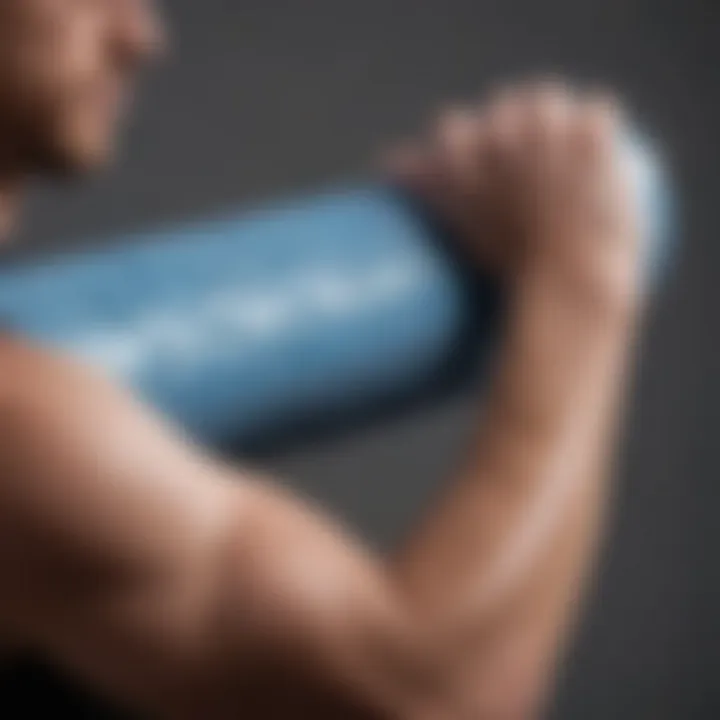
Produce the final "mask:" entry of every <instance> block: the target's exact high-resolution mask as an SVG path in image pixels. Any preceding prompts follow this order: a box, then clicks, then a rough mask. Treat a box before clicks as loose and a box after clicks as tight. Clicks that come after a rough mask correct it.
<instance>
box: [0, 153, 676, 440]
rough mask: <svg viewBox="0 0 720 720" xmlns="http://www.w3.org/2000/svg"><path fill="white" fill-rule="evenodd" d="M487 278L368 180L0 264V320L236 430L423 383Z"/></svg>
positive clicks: (486, 307) (463, 349) (265, 429)
mask: <svg viewBox="0 0 720 720" xmlns="http://www.w3.org/2000/svg"><path fill="white" fill-rule="evenodd" d="M631 155H632V157H633V160H634V167H636V169H637V171H638V172H637V177H638V182H639V189H640V190H641V192H642V193H643V199H644V202H645V217H646V219H647V220H648V226H647V228H646V229H645V232H644V235H645V236H646V237H647V238H648V239H653V240H655V241H658V243H656V244H659V245H663V244H665V242H664V241H665V239H666V235H667V222H666V218H665V217H664V209H665V205H666V201H665V196H664V188H663V183H662V176H661V173H660V172H659V169H658V167H657V163H656V162H655V160H654V159H653V156H652V155H651V154H649V153H648V152H646V151H645V150H644V149H642V146H640V145H638V144H635V145H633V150H632V153H631ZM487 289H488V288H487V287H486V286H485V285H484V283H483V281H482V280H480V279H478V278H474V277H471V276H469V275H468V273H467V271H466V270H465V269H463V268H461V267H459V266H458V264H457V263H456V261H455V259H454V258H453V257H452V256H451V254H450V253H448V252H447V250H446V245H445V244H444V243H443V242H442V241H441V238H439V237H438V230H437V226H436V225H435V224H434V223H432V222H430V221H429V220H428V215H427V214H426V213H425V212H424V211H423V210H422V209H421V208H420V207H419V206H418V205H417V204H415V203H413V202H412V201H410V200H409V199H408V198H407V197H405V196H403V195H401V194H400V193H398V192H397V191H395V190H393V189H391V188H388V187H384V186H380V185H378V186H365V187H356V188H347V189H343V190H338V191H333V192H325V193H322V194H319V195H316V196H308V197H304V198H300V199H297V200H294V201H290V202H286V203H281V204H279V205H277V206H274V207H269V208H266V209H264V210H260V211H256V212H250V213H245V212H239V213H237V214H234V213H229V214H227V215H226V216H224V217H217V218H214V219H209V220H205V221H199V222H196V223H192V224H189V225H186V226H180V227H175V228H167V229H163V230H158V231H155V232H150V233H147V234H140V235H138V236H133V237H132V238H117V239H116V240H114V241H112V242H111V243H109V244H108V243H104V244H103V247H102V249H99V250H95V251H91V252H89V253H88V252H85V253H82V254H76V255H66V256H60V257H56V258H45V259H43V260H41V261H36V262H35V263H34V264H33V265H30V266H23V267H15V268H10V269H6V270H4V271H3V272H2V274H1V277H0V318H2V320H3V321H4V322H5V324H7V325H9V326H10V327H11V328H13V329H15V330H17V331H19V332H21V333H22V334H24V335H26V336H30V337H31V338H32V339H34V340H35V341H37V342H39V343H40V344H42V345H46V346H49V347H50V348H53V349H56V350H59V351H62V352H67V353H70V354H72V355H75V356H77V357H78V358H80V359H82V360H85V361H87V362H90V363H92V364H94V365H97V366H99V367H100V368H102V369H103V370H104V371H106V372H108V373H110V374H112V375H114V376H116V377H117V378H118V379H120V380H121V381H122V382H124V383H127V384H129V385H130V386H132V387H133V388H135V389H136V390H137V391H138V392H139V393H141V394H142V395H143V396H144V397H145V398H146V399H147V400H148V401H150V402H151V403H153V404H154V405H155V406H157V407H158V408H159V409H160V410H161V411H163V412H164V413H166V414H168V415H169V416H170V417H171V418H173V419H174V420H175V421H176V422H178V423H180V424H181V425H183V426H184V427H185V428H186V429H187V430H188V431H190V432H191V433H192V434H193V435H195V436H197V437H198V438H201V439H203V440H206V441H210V442H224V441H228V440H231V439H232V440H240V441H242V440H243V439H245V438H250V437H258V436H262V434H269V433H272V432H274V431H276V430H278V429H284V428H287V427H291V426H292V425H293V423H300V422H303V421H305V420H307V419H312V420H318V419H319V418H322V417H325V418H329V417H330V418H331V417H337V418H340V417H342V415H343V414H344V413H347V412H350V411H352V410H355V409H357V408H361V407H369V406H371V405H373V404H377V403H380V402H382V401H383V400H385V399H387V398H389V397H392V396H394V395H396V394H398V393H407V392H409V393H412V392H414V391H415V390H419V389H420V388H422V387H425V386H427V385H428V384H430V383H432V382H434V381H435V380H436V379H437V378H438V376H439V375H440V374H442V372H443V369H445V371H447V368H448V367H456V366H453V362H455V361H457V358H458V356H459V355H462V354H466V353H468V352H469V350H468V348H469V347H470V345H477V344H478V343H481V342H482V341H483V339H485V340H487V338H488V337H489V333H490V328H491V326H492V316H493V312H494V310H493V307H492V306H493V304H494V303H493V301H492V300H491V295H490V294H489V293H485V294H483V292H482V291H483V290H487ZM478 291H480V292H478ZM468 338H470V339H471V341H472V342H470V343H469V344H468V343H467V340H468Z"/></svg>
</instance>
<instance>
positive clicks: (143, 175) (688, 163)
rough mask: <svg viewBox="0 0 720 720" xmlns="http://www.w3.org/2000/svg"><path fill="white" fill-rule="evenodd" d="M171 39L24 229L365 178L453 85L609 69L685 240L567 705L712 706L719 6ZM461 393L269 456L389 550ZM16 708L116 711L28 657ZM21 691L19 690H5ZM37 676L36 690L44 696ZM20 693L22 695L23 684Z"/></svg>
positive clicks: (460, 92)
mask: <svg viewBox="0 0 720 720" xmlns="http://www.w3.org/2000/svg"><path fill="white" fill-rule="evenodd" d="M166 10H167V14H168V17H169V20H170V22H171V26H172V29H173V34H174V53H173V57H172V58H171V59H170V61H169V62H168V64H167V65H166V67H164V68H163V69H162V70H161V71H160V72H158V73H156V74H155V75H154V76H153V77H152V78H151V79H150V80H149V82H148V83H147V86H146V88H145V92H144V97H143V102H142V104H141V111H140V113H139V115H138V118H137V122H136V123H135V124H134V126H133V127H132V128H131V132H130V137H129V142H128V148H127V150H128V152H127V154H125V155H124V157H123V160H122V163H121V164H120V166H119V167H118V168H117V169H116V170H115V171H113V172H112V173H110V174H108V175H107V176H105V177H103V178H101V179H100V180H99V181H98V182H96V183H95V184H93V186H92V187H87V188H82V189H79V190H78V189H77V188H70V189H62V190H59V189H48V190H47V191H43V192H42V193H40V194H39V195H38V196H37V197H36V198H35V199H34V200H33V202H32V203H31V207H30V208H29V210H30V212H29V214H28V223H27V225H26V228H25V230H24V234H25V237H24V238H23V239H24V240H26V241H27V243H28V244H27V245H26V247H28V246H29V247H34V248H38V247H41V246H45V245H53V246H55V247H58V246H60V247H65V246H69V245H70V244H77V243H86V242H93V241H94V239H95V238H96V237H98V236H103V235H105V234H107V233H108V232H111V231H112V232H114V231H116V230H124V229H131V228H134V227H136V226H138V225H146V224H151V223H154V222H159V221H163V220H166V219H173V220H174V219H177V218H180V217H185V216H188V217H190V216H194V215H196V214H198V213H203V212H206V211H209V210H212V209H213V208H216V207H224V206H226V205H227V204H232V203H236V202H238V201H244V202H253V201H256V200H259V199H264V198H267V197H271V196H274V195H277V194H282V193H286V192H289V191H292V190H293V189H296V188H300V187H303V188H306V187H308V186H310V187H311V186H312V185H313V184H318V183H324V182H327V181H330V180H332V179H336V178H339V177H348V176H352V175H354V174H358V173H360V172H362V171H363V170H364V169H365V167H366V166H367V163H368V158H370V157H371V153H372V152H373V151H374V150H375V149H377V148H378V147H379V146H380V145H381V144H382V143H383V142H384V141H386V140H388V139H392V138H394V137H396V136H398V135H401V134H402V133H403V131H405V130H407V129H409V128H414V127H417V125H418V122H419V121H421V120H422V119H424V118H426V117H427V116H428V113H429V112H430V111H431V110H432V108H433V107H434V106H436V105H437V104H438V103H439V102H442V101H454V100H456V99H458V98H460V99H462V98H465V97H467V96H473V95H476V94H478V93H479V92H480V91H481V90H483V89H487V87H488V86H489V85H490V84H493V83H496V82H498V81H501V80H504V79H512V78H514V77H517V76H518V75H522V74H524V73H526V72H527V71H531V72H532V71H538V70H557V71H563V72H568V73H569V74H571V75H572V76H574V77H578V78H581V79H587V80H592V81H599V82H603V83H608V84H610V85H612V86H614V87H617V88H619V89H620V90H621V91H622V92H623V93H624V94H625V96H626V97H627V98H629V99H630V101H631V103H632V106H633V109H634V110H635V112H636V113H637V114H638V115H639V116H640V117H641V118H642V119H643V121H644V122H645V123H646V124H647V125H648V126H649V127H651V128H653V129H654V130H656V131H657V134H658V135H659V136H660V137H661V138H662V139H663V140H664V141H665V144H666V146H667V148H668V153H669V156H670V160H671V162H672V164H673V165H674V167H675V172H676V175H677V178H678V188H679V191H680V194H681V198H682V215H683V217H682V227H683V233H682V234H683V250H682V257H681V262H680V263H679V267H678V268H677V271H676V272H675V274H674V276H673V277H672V278H671V282H670V287H669V288H668V290H667V292H666V293H665V296H664V297H663V300H662V302H661V304H660V307H659V308H657V311H656V312H655V315H654V317H653V318H652V322H651V324H650V327H649V330H648V337H647V341H646V343H645V352H644V354H643V361H642V364H641V368H640V371H639V373H638V383H637V385H636V389H635V392H634V395H633V410H632V415H631V423H630V429H629V433H628V438H627V442H626V447H625V451H624V456H623V457H624V459H623V464H622V473H621V480H622V482H621V483H620V485H619V486H618V490H617V500H618V503H617V511H616V513H615V517H614V519H613V528H612V533H611V540H610V543H609V546H608V548H607V551H606V553H605V556H604V559H603V565H602V572H601V578H600V583H599V586H598V588H597V592H596V593H595V596H594V600H593V602H592V604H591V607H590V609H589V612H588V614H587V617H586V621H585V623H584V625H583V630H582V632H581V633H580V636H579V638H578V641H577V643H576V647H575V649H574V651H573V655H572V657H571V661H570V663H569V664H568V668H567V672H566V673H565V674H564V676H563V678H562V680H561V684H560V685H561V686H560V689H559V692H558V701H557V707H556V709H555V712H554V716H555V717H557V718H580V719H582V720H595V719H597V720H601V719H602V720H624V719H625V718H627V719H628V720H631V719H632V720H645V719H647V720H663V719H665V718H668V719H669V718H673V719H674V720H685V719H686V718H687V719H691V720H695V719H700V718H717V717H720V689H719V686H720V683H719V682H718V681H717V680H716V675H717V673H718V672H720V653H719V651H718V647H717V642H718V639H719V638H718V633H717V631H718V629H719V628H718V613H717V611H716V607H717V605H718V603H717V600H718V597H717V593H718V589H719V588H720V577H718V571H717V569H716V568H717V563H716V561H715V557H714V555H715V549H716V547H717V545H718V540H719V539H720V530H719V529H718V527H719V526H718V523H716V522H715V513H716V500H717V499H718V490H717V488H716V486H715V483H716V481H717V480H718V476H719V475H720V473H719V470H720V452H718V449H717V445H716V443H715V442H714V440H715V439H716V438H718V431H717V426H718V422H719V421H720V411H719V410H718V408H720V393H719V392H718V383H717V381H716V375H717V370H718V369H720V366H719V365H718V347H719V343H718V340H717V338H716V335H715V327H714V324H713V317H712V315H713V310H715V309H716V308H717V303H718V297H719V292H720V291H719V290H718V287H717V284H716V280H717V278H718V275H717V261H718V254H719V251H718V243H717V237H716V234H717V232H718V230H720V216H719V213H718V209H717V208H718V205H720V187H719V183H720V180H719V179H718V173H717V166H716V162H717V157H716V153H715V150H716V128H717V127H718V120H719V119H720V117H719V116H720V104H719V102H718V100H719V95H720V93H719V91H718V81H720V70H719V67H720V65H719V63H720V52H718V50H717V45H718V43H719V42H720V6H718V5H717V4H715V3H714V2H713V1H712V0H706V1H705V2H703V0H685V2H681V1H680V0H644V1H643V0H595V1H593V0H545V1H541V0H524V1H520V0H503V1H502V2H498V1H497V0H356V1H354V2H350V1H349V0H168V2H167V3H166ZM473 407H474V403H473V400H472V398H470V397H461V398H449V399H448V400H447V401H446V402H443V403H440V405H439V406H438V407H436V408H434V409H433V410H431V411H427V412H422V413H420V414H415V415H413V416H411V417H408V416H405V417H400V418H394V419H392V420H388V421H386V422H384V423H382V424H381V425H380V426H377V427H375V428H373V429H370V430H365V431H363V432H361V433H359V434H358V435H356V436H353V437H350V438H345V439H343V440H342V441H339V442H334V443H324V444H322V443H321V444H320V445H316V446H314V447H312V448H311V449H309V450H305V451H303V452H300V451H294V452H292V453H288V454H284V455H280V454H278V455H274V456H273V457H270V458H268V459H267V461H268V463H269V465H270V466H271V467H272V468H274V469H275V470H276V471H278V472H281V473H282V474H283V475H285V476H286V477H289V478H292V479H293V480H292V481H293V482H295V483H297V486H298V487H300V488H302V489H304V490H305V491H307V492H310V493H313V494H315V495H316V496H317V497H320V498H321V499H323V500H324V501H326V502H327V503H328V504H330V505H331V506H332V507H333V508H334V509H335V510H337V511H338V512H340V513H342V514H344V515H345V516H346V517H347V518H349V519H350V521H351V522H353V523H354V524H356V526H357V527H358V528H360V530H361V531H362V532H364V533H365V534H366V536H367V537H368V538H369V539H370V540H371V541H374V542H376V543H377V544H378V545H379V546H386V545H387V544H388V543H391V542H392V541H393V540H395V539H396V538H397V537H398V536H399V534H400V533H402V532H403V531H404V530H405V529H406V528H407V526H408V524H409V522H410V520H411V518H412V517H413V515H414V514H415V512H416V511H417V510H418V508H419V507H420V506H421V505H422V504H423V503H424V502H425V500H426V498H427V496H428V493H429V492H431V491H432V489H434V488H435V487H436V486H437V484H438V482H439V480H440V478H441V477H442V474H443V472H444V471H445V470H446V469H447V468H448V467H449V465H450V464H451V461H452V458H453V457H454V454H455V452H456V450H457V448H458V446H459V445H460V444H461V443H462V440H463V435H464V433H465V432H466V430H467V426H468V422H469V420H470V418H471V416H472V411H473ZM5 686H6V687H8V688H9V690H8V692H10V690H12V689H14V693H15V695H16V696H18V697H19V698H20V701H21V703H22V704H21V705H20V711H19V714H17V715H15V716H16V717H26V716H28V717H29V716H30V715H33V714H36V705H34V703H36V702H37V701H38V698H45V699H48V698H49V699H51V701H52V702H53V703H55V709H54V712H60V711H61V710H63V709H65V708H66V707H67V703H71V705H72V706H73V707H74V710H73V712H75V713H76V714H77V715H76V716H79V715H81V714H82V715H83V716H93V717H94V716H103V713H101V712H100V711H99V710H97V709H94V708H91V707H90V706H87V705H77V704H73V703H74V699H73V698H72V697H69V696H67V695H66V691H65V690H64V689H63V688H64V686H58V685H55V684H54V683H53V682H51V681H50V680H49V679H47V678H45V677H43V678H42V682H41V680H40V679H39V678H37V677H36V676H35V673H34V672H33V673H31V672H30V671H28V670H23V672H22V673H20V672H19V673H18V674H17V675H13V676H11V678H10V682H9V683H5ZM11 686H12V687H11ZM38 688H40V689H41V691H39V690H38ZM8 697H9V695H8Z"/></svg>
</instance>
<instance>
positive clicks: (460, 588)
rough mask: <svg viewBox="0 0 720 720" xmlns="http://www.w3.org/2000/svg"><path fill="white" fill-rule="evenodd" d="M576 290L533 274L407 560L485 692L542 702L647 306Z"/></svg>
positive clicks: (590, 536) (408, 576)
mask: <svg viewBox="0 0 720 720" xmlns="http://www.w3.org/2000/svg"><path fill="white" fill-rule="evenodd" d="M564 293H565V289H564V287H563V285H562V284H561V283H559V282H556V279H555V278H553V277H552V275H551V274H549V273H546V272H545V271H540V270H538V272H536V273H533V274H532V275H531V276H529V277H527V278H526V279H525V281H524V283H523V285H522V287H521V289H520V290H519V292H518V295H517V297H516V302H515V304H514V306H513V308H512V309H511V313H510V325H509V330H508V334H507V338H506V343H505V346H504V349H503V352H502V353H501V355H500V357H499V363H498V367H499V370H498V375H497V377H496V380H495V383H494V385H493V387H492V388H491V390H490V394H489V397H488V399H487V404H486V406H485V408H484V413H483V421H482V423H481V426H480V428H479V429H478V433H477V436H476V442H475V443H474V445H473V448H472V451H471V453H470V457H469V459H468V462H467V464H466V465H465V466H464V467H463V469H462V471H461V472H460V473H459V477H458V478H457V480H456V482H455V483H454V484H452V485H451V486H450V487H449V489H448V490H447V491H446V492H445V496H444V498H443V499H442V500H441V503H440V505H439V508H438V509H437V510H435V511H433V512H432V513H431V514H430V516H429V517H428V518H427V520H426V522H425V523H424V524H423V525H422V526H421V527H420V529H419V530H418V531H417V532H415V533H414V534H413V535H412V536H411V538H410V540H409V542H408V544H407V545H406V547H404V548H403V549H402V551H401V553H400V554H399V556H398V558H397V563H398V565H397V567H398V572H399V573H400V575H401V577H402V578H403V581H404V583H405V586H406V587H407V588H408V589H409V592H411V593H412V595H413V598H414V599H415V601H416V602H418V603H419V604H420V605H421V606H422V607H423V608H424V611H425V612H427V613H429V614H430V615H431V616H432V617H433V618H434V622H435V623H436V625H437V627H438V632H440V633H442V634H443V635H444V636H445V637H446V641H447V642H449V643H453V642H455V643H456V647H457V662H458V664H459V665H460V666H462V668H463V669H464V670H463V672H467V673H469V674H470V677H472V683H471V684H472V686H473V687H474V688H475V690H474V691H475V692H476V693H477V695H478V701H479V702H481V703H484V704H487V703H492V702H493V697H494V696H496V695H497V694H501V695H504V696H505V697H507V696H508V695H510V696H513V697H516V698H518V704H519V705H520V706H522V707H533V706H537V703H538V702H539V697H540V696H541V695H542V693H543V690H544V686H545V685H546V683H547V680H548V677H549V676H548V671H549V670H550V669H551V668H552V666H553V665H554V660H555V656H556V653H557V650H558V646H559V644H560V642H561V640H562V637H563V630H564V629H565V628H566V627H567V624H568V622H569V620H570V619H571V618H572V614H573V612H574V609H575V604H576V602H577V600H578V599H579V597H580V595H581V593H582V586H583V581H584V579H585V578H586V576H587V573H588V570H589V569H590V567H591V563H592V559H593V557H594V554H595V553H594V550H595V548H596V546H597V543H598V539H599V531H600V529H601V527H602V522H601V519H602V514H603V509H604V506H605V499H606V495H607V493H608V489H609V488H608V483H607V480H608V476H609V472H610V464H611V460H612V455H613V453H612V443H613V438H614V435H615V432H616V429H617V420H618V418H619V410H620V400H621V398H622V395H623V392H622V389H623V385H624V380H625V376H626V370H627V364H628V359H629V354H630V353H629V351H630V349H631V345H632V335H633V325H634V322H633V318H634V311H633V309H632V308H631V307H629V306H628V307H623V308H619V307H613V308H612V309H611V308H610V307H609V306H605V305H603V304H602V303H599V304H595V303H593V304H592V305H591V306H590V305H584V304H583V303H577V302H575V303H573V302H568V298H567V297H565V296H564ZM507 684H510V687H508V686H507ZM523 695H526V697H525V698H524V699H520V698H521V697H522V696H523Z"/></svg>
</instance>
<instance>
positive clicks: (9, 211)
mask: <svg viewBox="0 0 720 720" xmlns="http://www.w3.org/2000/svg"><path fill="white" fill-rule="evenodd" d="M23 186H24V182H23V175H22V173H19V172H15V171H12V170H4V169H3V167H2V164H0V243H3V242H4V241H5V240H6V239H7V238H8V236H9V235H10V232H11V231H12V229H13V227H14V225H15V222H16V221H17V217H18V214H19V210H20V204H21V200H22V195H23Z"/></svg>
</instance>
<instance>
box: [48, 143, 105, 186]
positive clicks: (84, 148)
mask: <svg viewBox="0 0 720 720" xmlns="http://www.w3.org/2000/svg"><path fill="white" fill-rule="evenodd" d="M114 159H115V147H114V145H113V144H111V143H109V142H97V143H88V142H85V143H58V144H56V145H55V146H54V147H53V149H52V150H50V151H49V152H47V153H45V154H44V157H43V158H42V159H41V160H40V162H39V163H38V164H39V166H40V169H41V172H45V173H46V174H49V175H54V176H56V177H83V176H85V175H92V174H94V173H96V172H99V171H102V170H104V169H105V168H106V167H108V166H109V165H111V164H112V162H113V160H114Z"/></svg>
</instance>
